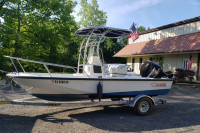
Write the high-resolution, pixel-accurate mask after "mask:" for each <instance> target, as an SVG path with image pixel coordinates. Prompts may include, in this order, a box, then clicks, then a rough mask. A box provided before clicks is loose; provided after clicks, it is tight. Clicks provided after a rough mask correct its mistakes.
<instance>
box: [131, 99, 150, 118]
mask: <svg viewBox="0 0 200 133" xmlns="http://www.w3.org/2000/svg"><path fill="white" fill-rule="evenodd" d="M152 107H153V103H152V100H151V99H150V98H148V97H143V98H140V99H139V100H138V101H137V102H136V104H135V106H134V111H135V113H136V114H138V115H148V114H149V113H151V111H152Z"/></svg>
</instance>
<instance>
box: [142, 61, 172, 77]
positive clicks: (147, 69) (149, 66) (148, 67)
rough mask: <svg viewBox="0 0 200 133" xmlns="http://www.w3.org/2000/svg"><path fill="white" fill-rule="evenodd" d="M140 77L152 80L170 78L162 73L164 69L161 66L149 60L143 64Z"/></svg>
mask: <svg viewBox="0 0 200 133" xmlns="http://www.w3.org/2000/svg"><path fill="white" fill-rule="evenodd" d="M140 75H141V76H142V77H151V78H161V77H168V75H167V74H165V73H164V72H163V71H162V67H161V66H160V65H158V64H156V63H153V62H151V61H149V60H146V61H145V62H144V63H143V64H142V66H141V68H140ZM168 78H169V77H168Z"/></svg>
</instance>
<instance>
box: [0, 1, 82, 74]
mask: <svg viewBox="0 0 200 133" xmlns="http://www.w3.org/2000/svg"><path fill="white" fill-rule="evenodd" d="M75 5H76V2H72V0H7V1H3V2H2V3H0V13H1V14H0V17H1V18H3V20H4V22H2V23H1V24H0V26H1V29H0V33H1V34H0V40H1V48H0V50H1V53H2V54H0V56H1V57H0V61H1V63H2V64H4V63H3V60H1V59H2V55H10V56H17V57H21V58H28V59H33V60H40V61H47V62H53V63H60V64H65V65H75V64H76V63H74V62H75V60H76V59H77V56H76V55H77V52H78V50H77V47H78V43H79V39H78V38H77V37H76V36H75V34H74V33H75V31H76V30H77V28H78V26H77V24H76V22H75V20H74V17H73V16H71V13H72V12H73V8H74V6H75ZM75 57H76V58H75ZM66 60H67V61H66ZM76 62H77V61H76ZM25 67H26V69H32V70H35V71H36V70H38V69H39V70H43V69H42V68H43V67H42V66H39V65H37V64H36V65H33V66H32V65H30V64H28V63H26V64H25ZM0 69H6V68H5V67H1V66H0Z"/></svg>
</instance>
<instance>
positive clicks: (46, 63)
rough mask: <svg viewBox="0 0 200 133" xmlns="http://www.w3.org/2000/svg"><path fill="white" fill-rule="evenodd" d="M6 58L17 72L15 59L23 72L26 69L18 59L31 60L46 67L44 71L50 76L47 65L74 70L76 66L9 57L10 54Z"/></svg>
mask: <svg viewBox="0 0 200 133" xmlns="http://www.w3.org/2000/svg"><path fill="white" fill-rule="evenodd" d="M4 57H6V58H9V59H10V60H11V62H12V64H13V66H14V68H15V71H16V73H19V71H18V69H17V67H16V65H15V63H14V61H13V59H14V60H17V62H18V63H19V65H20V67H21V68H22V70H23V72H24V73H25V72H26V71H25V70H24V68H23V66H22V65H21V63H20V62H19V61H24V62H31V63H37V64H42V65H43V66H44V68H45V69H46V71H47V72H48V73H49V75H50V76H51V73H50V71H49V69H48V67H47V66H56V67H62V68H69V69H73V70H74V71H75V72H76V68H77V67H72V66H66V65H60V64H53V63H48V62H42V61H35V60H28V59H22V58H17V57H11V56H4Z"/></svg>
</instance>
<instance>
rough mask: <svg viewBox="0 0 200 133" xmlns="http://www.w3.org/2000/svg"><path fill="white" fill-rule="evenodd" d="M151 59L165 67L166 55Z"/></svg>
mask: <svg viewBox="0 0 200 133" xmlns="http://www.w3.org/2000/svg"><path fill="white" fill-rule="evenodd" d="M149 60H150V61H152V62H154V63H156V64H159V65H160V66H161V67H163V64H164V57H150V58H149Z"/></svg>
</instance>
